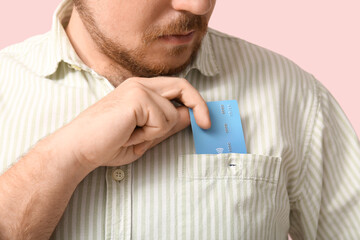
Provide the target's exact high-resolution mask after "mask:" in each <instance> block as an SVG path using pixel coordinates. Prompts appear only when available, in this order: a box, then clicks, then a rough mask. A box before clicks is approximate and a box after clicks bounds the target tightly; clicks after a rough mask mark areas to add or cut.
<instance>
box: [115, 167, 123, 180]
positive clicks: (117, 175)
mask: <svg viewBox="0 0 360 240" xmlns="http://www.w3.org/2000/svg"><path fill="white" fill-rule="evenodd" d="M112 177H113V179H114V180H115V181H118V182H119V181H121V180H123V179H124V178H125V173H124V171H123V170H121V169H119V168H118V169H115V170H114V171H113V172H112Z"/></svg>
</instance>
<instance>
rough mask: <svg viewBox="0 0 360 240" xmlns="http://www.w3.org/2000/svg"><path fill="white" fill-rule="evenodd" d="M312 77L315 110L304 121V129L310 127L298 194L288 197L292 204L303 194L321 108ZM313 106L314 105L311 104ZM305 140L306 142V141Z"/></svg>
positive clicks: (315, 83) (314, 79)
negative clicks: (312, 114)
mask: <svg viewBox="0 0 360 240" xmlns="http://www.w3.org/2000/svg"><path fill="white" fill-rule="evenodd" d="M311 76H312V79H313V81H314V88H313V92H314V95H315V97H316V100H315V101H317V103H316V111H315V114H314V116H313V117H310V118H309V119H308V121H307V123H306V129H310V131H309V133H310V137H309V138H308V139H307V138H306V137H305V140H304V148H305V149H306V150H305V154H304V158H303V159H304V167H303V169H302V171H301V173H300V177H299V179H300V181H299V182H300V184H301V187H300V192H299V195H298V196H295V197H294V198H291V199H290V198H289V202H290V203H291V205H293V204H296V203H297V202H300V201H301V200H302V198H303V197H304V194H303V191H304V182H305V181H306V179H305V176H306V172H307V169H308V164H309V161H310V160H309V158H310V146H311V143H312V141H313V135H314V130H315V125H316V121H317V119H318V117H319V113H320V109H321V94H320V91H319V89H318V84H317V80H316V78H315V77H314V75H312V74H311ZM312 107H314V106H312ZM311 123H312V126H311V128H310V126H309V125H310V124H311ZM306 141H307V142H306Z"/></svg>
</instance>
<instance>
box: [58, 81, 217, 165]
mask: <svg viewBox="0 0 360 240" xmlns="http://www.w3.org/2000/svg"><path fill="white" fill-rule="evenodd" d="M173 99H175V100H177V101H179V102H181V103H182V104H183V105H185V106H182V107H177V108H176V107H174V105H173V104H172V103H171V102H170V100H173ZM187 107H188V108H192V109H193V111H194V116H195V119H196V122H197V124H198V125H199V126H200V127H202V128H209V127H210V125H211V122H210V117H209V111H208V108H207V105H206V103H205V101H204V100H203V98H202V97H201V95H200V94H199V92H198V91H197V90H196V89H195V88H194V87H193V86H192V85H191V84H190V83H189V82H187V81H186V80H185V79H181V78H171V77H157V78H130V79H128V80H126V81H124V82H123V83H122V84H120V85H119V86H118V87H117V88H116V89H115V90H114V91H112V92H111V93H110V94H108V95H107V96H105V97H104V98H103V99H101V100H100V101H98V102H97V103H95V104H94V105H92V106H90V107H89V108H88V109H86V110H85V111H84V112H82V113H81V114H80V115H79V116H78V117H77V118H75V119H74V120H73V121H72V122H71V123H69V124H68V125H66V126H65V127H64V128H63V129H62V130H61V131H60V132H59V133H58V135H59V137H60V138H58V139H62V140H63V142H66V143H67V147H68V148H69V149H70V151H71V152H72V153H73V156H75V158H76V159H77V160H78V161H80V163H81V164H82V165H84V166H90V167H91V168H92V169H94V168H96V167H98V166H120V165H124V164H128V163H131V162H133V161H135V160H136V159H138V158H139V157H141V155H143V154H144V153H145V152H146V151H147V150H148V149H149V148H151V147H153V146H155V145H156V144H158V143H159V142H161V141H163V140H164V139H166V138H167V137H169V136H171V135H173V134H175V133H176V132H178V131H180V130H182V129H184V128H185V127H187V126H188V125H189V124H190V118H189V114H188V109H187Z"/></svg>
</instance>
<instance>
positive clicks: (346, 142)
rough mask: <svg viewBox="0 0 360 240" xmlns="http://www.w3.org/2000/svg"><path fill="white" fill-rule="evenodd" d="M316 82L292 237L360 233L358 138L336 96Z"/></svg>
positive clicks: (349, 236)
mask: <svg viewBox="0 0 360 240" xmlns="http://www.w3.org/2000/svg"><path fill="white" fill-rule="evenodd" d="M316 84H317V99H318V106H317V111H316V116H315V121H314V124H313V127H312V130H311V140H310V143H309V145H308V146H307V152H306V156H305V159H304V162H305V166H304V179H303V181H302V190H301V195H300V197H299V198H298V200H296V201H294V202H293V203H291V211H290V232H289V233H290V235H291V238H292V239H293V240H296V239H360V143H359V139H358V137H357V135H356V133H355V131H354V129H353V128H352V126H351V124H350V122H349V120H348V119H347V118H346V116H345V114H344V112H343V111H342V109H341V108H340V106H339V104H338V103H337V102H336V100H335V99H334V97H333V96H332V95H331V94H330V93H329V91H328V90H327V89H326V88H325V87H324V86H323V85H321V83H320V82H318V81H316Z"/></svg>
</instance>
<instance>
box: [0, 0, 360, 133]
mask: <svg viewBox="0 0 360 240" xmlns="http://www.w3.org/2000/svg"><path fill="white" fill-rule="evenodd" d="M59 2H60V0H51V1H49V0H47V1H45V0H42V1H40V0H32V1H25V0H22V1H20V0H12V1H1V2H0V49H1V48H3V47H5V46H7V45H10V44H12V43H16V42H19V41H22V40H24V39H26V38H27V37H30V36H32V35H35V34H40V33H44V32H46V31H48V30H49V29H50V27H51V19H52V14H53V12H54V10H55V8H56V6H57V5H58V3H59ZM359 9H360V1H359V0H343V1H328V0H327V1H326V0H317V1H313V0H301V1H300V0H298V1H288V0H272V1H267V0H251V1H240V0H218V1H217V6H216V8H215V11H214V14H213V17H212V19H211V21H210V26H211V27H213V28H215V29H218V30H220V31H223V32H226V33H229V34H231V35H234V36H238V37H240V38H243V39H245V40H247V41H250V42H252V43H255V44H257V45H260V46H263V47H265V48H268V49H271V50H273V51H275V52H278V53H280V54H282V55H284V56H286V57H288V58H290V59H291V60H293V61H294V62H296V63H297V64H298V65H300V66H301V67H302V68H303V69H305V70H306V71H308V72H310V73H312V74H314V76H315V77H316V78H317V79H318V80H320V81H321V82H322V83H323V84H324V85H325V86H326V87H327V88H328V89H329V90H330V92H331V93H332V94H333V95H334V97H335V98H336V99H337V100H338V102H339V103H340V105H341V106H342V108H343V110H344V112H345V113H346V115H347V116H348V118H349V119H350V122H351V123H352V125H353V127H354V128H355V130H356V132H357V134H358V136H359V135H360V113H359V111H358V107H359V105H360V94H359V89H360V73H359V71H360V34H359V29H360V26H359V25H360V14H359Z"/></svg>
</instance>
